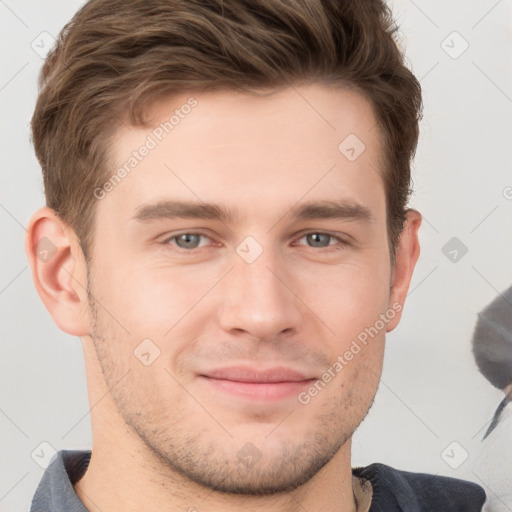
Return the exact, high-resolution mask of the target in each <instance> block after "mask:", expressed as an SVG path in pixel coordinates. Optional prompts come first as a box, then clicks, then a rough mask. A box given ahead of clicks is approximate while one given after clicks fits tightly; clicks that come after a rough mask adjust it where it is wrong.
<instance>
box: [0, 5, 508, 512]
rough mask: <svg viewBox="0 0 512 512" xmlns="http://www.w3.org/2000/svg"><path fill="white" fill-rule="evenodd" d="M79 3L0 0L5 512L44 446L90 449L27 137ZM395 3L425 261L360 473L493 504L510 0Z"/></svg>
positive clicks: (1, 476) (36, 471) (81, 380)
mask: <svg viewBox="0 0 512 512" xmlns="http://www.w3.org/2000/svg"><path fill="white" fill-rule="evenodd" d="M79 5H81V2H77V1H56V0H52V1H49V0H47V1H45V2H41V1H35V0H31V1H24V2H14V0H0V16H1V18H0V20H1V21H0V23H1V24H0V37H1V44H2V61H1V66H2V67H1V75H0V101H1V111H2V117H1V152H0V158H1V163H2V175H1V179H2V183H1V196H0V219H1V226H2V235H1V236H2V238H1V240H2V243H1V245H0V250H1V257H2V273H1V277H0V300H1V308H2V309H1V311H2V324H1V334H2V343H1V353H0V365H1V367H0V379H1V381H0V385H1V390H2V394H1V399H0V429H1V432H2V437H1V446H0V453H1V454H2V455H1V466H0V471H1V473H0V510H1V511H21V510H28V509H29V503H30V500H31V498H32V495H33V493H34V491H35V488H36V486H37V484H38V482H39V480H40V478H41V476H42V473H43V469H41V468H40V467H39V466H38V465H37V464H36V463H35V462H34V460H33V459H32V458H31V453H32V452H33V451H34V449H36V447H38V446H39V445H40V443H41V442H47V443H49V444H50V445H52V446H53V447H54V448H55V449H56V450H60V449H88V448H90V441H91V437H90V425H89V414H88V410H89V407H88V402H87V395H86V381H85V372H84V368H83V360H82V352H81V345H80V341H79V339H78V338H73V337H70V336H68V335H66V334H64V333H62V332H61V331H59V329H58V328H57V327H56V326H55V325H54V323H53V321H52V319H51V317H50V315H49V314H48V313H47V311H46V310H45V309H44V306H43V305H42V303H41V301H40V300H39V297H38V296H37V294H36V291H35V289H34V286H33V284H32V279H31V275H30V270H29V269H28V267H27V261H26V257H25V254H24V249H23V238H24V234H25V232H24V229H25V226H26V223H27V221H28V219H29V217H30V215H31V214H32V212H33V211H34V210H35V209H37V208H38V207H40V206H42V205H43V204H44V196H43V187H42V178H41V172H40V168H39V165H38V163H37V161H36V159H35V156H34V153H33V148H32V146H31V144H30V139H29V121H30V118H31V116H32V112H33V108H34V105H35V99H36V95H37V82H36V81H37V75H38V72H39V69H40V67H41V65H42V62H43V60H42V58H41V57H40V56H39V55H38V54H37V53H36V51H34V49H33V48H32V47H31V45H32V42H33V41H34V40H36V42H37V41H40V40H41V37H39V34H41V33H42V32H47V33H49V34H51V35H52V36H53V37H56V36H57V34H58V33H59V31H60V30H61V28H62V27H63V25H64V24H65V23H66V22H67V21H68V20H69V19H70V18H71V17H72V15H73V14H74V13H75V12H76V10H77V8H78V6H79ZM391 6H392V8H393V11H394V14H395V17H396V18H397V21H398V23H399V25H400V26H401V40H402V42H403V44H404V45H405V46H406V52H407V56H408V60H409V62H410V65H411V67H412V69H413V72H414V73H415V74H416V76H417V77H418V78H419V79H420V80H421V84H422V87H423V91H424V102H425V115H424V119H423V121H422V124H421V130H422V134H421V138H420V143H419V148H418V153H417V158H416V160H415V165H414V188H415V193H414V195H413V198H412V200H411V206H413V207H415V208H417V209H419V210H420V211H421V212H422V214H423V215H424V222H423V225H422V228H421V234H420V237H421V244H422V254H421V257H420V260H419V263H418V266H417V269H416V272H415V277H414V279H413V282H412V285H411V291H410V294H409V297H408V302H407V303H406V307H405V313H404V318H403V321H402V323H401V325H400V326H399V328H398V329H397V330H396V331H395V332H393V333H392V334H391V335H390V336H389V337H388V340H387V347H386V354H385V361H384V373H383V378H382V382H381V385H380V388H379V391H378V394H377V397H376V400H375V403H374V406H373V408H372V409H371V411H370V414H369V415H368V417H367V418H366V419H365V421H364V422H363V424H362V425H361V427H360V429H359V430H358V432H357V433H356V434H355V436H354V443H353V465H354V466H356V465H367V464H370V463H372V462H382V463H385V464H389V465H391V466H394V467H396V468H399V469H406V470H410V471H420V472H427V473H434V474H442V475H448V476H454V477H459V478H466V479H469V480H472V481H475V482H478V483H480V484H481V485H484V487H486V490H487V492H488V493H489V492H492V482H489V481H486V480H485V478H484V477H483V476H482V475H479V474H478V473H477V466H476V465H475V464H474V463H475V461H476V458H477V456H478V455H479V451H480V439H481V437H482V435H483V433H484V431H485V428H486V426H487V424H488V422H489V420H490V418H491V417H492V414H493V412H494V410H495V408H496V406H497V405H498V403H499V401H500V400H501V397H502V394H501V392H500V391H498V390H495V389H494V388H492V387H491V385H490V384H488V383H487V381H486V380H485V379H484V378H483V377H482V376H481V375H480V374H479V372H478V370H477V368H476V365H475V363H474V361H473V358H472V355H471V346H470V340H471V335H472V331H473V328H474V324H475V319H476V314H477V312H478V311H480V310H481V309H482V308H483V307H484V306H485V305H486V304H488V303H489V302H490V301H491V300H493V299H494V298H495V297H496V296H497V294H498V293H499V292H502V291H503V290H504V289H505V288H507V287H508V286H509V285H510V284H511V283H512V267H511V262H512V237H511V236H510V233H512V200H511V199H510V198H511V196H512V188H510V187H512V173H511V172H510V162H511V158H510V157H511V155H510V147H511V142H512V116H511V113H512V77H511V62H512V55H511V54H512V51H511V48H512V33H511V29H510V26H511V18H512V2H511V0H499V1H495V0H493V1H491V2H488V1H483V0H479V1H467V0H460V1H450V2H448V1H444V2H428V1H426V0H415V1H414V2H413V1H406V0H395V1H393V2H392V4H391ZM454 31H456V32H457V33H458V34H459V35H457V34H453V32H454ZM45 37H46V36H45ZM443 41H444V43H443ZM466 42H467V44H468V45H469V46H468V48H467V50H466V51H465V52H464V53H462V54H461V55H458V54H459V53H460V51H461V50H462V49H463V48H464V46H465V44H466ZM39 44H40V45H41V43H39ZM447 52H449V53H451V56H450V55H449V54H448V53H447ZM454 56H457V58H453V57H454ZM507 187H509V188H507ZM507 192H508V194H507ZM507 197H508V198H509V199H507ZM452 237H457V238H458V239H459V240H460V241H461V242H462V243H463V244H464V245H465V246H466V247H467V249H468V251H467V254H465V255H464V256H463V257H462V258H459V260H458V261H457V262H452V261H450V260H449V259H448V258H447V257H446V256H445V255H444V254H443V252H442V248H443V246H444V245H445V244H446V243H447V242H448V240H450V239H451V238H452ZM459 254H460V253H459ZM454 441H455V442H456V444H454V445H452V446H451V447H450V449H449V450H448V453H449V454H450V455H451V461H450V462H451V463H452V465H458V463H459V462H460V461H461V460H462V459H463V458H464V457H465V453H466V452H467V454H468V458H467V460H465V461H464V462H463V463H462V464H461V465H460V466H459V467H458V468H457V469H453V468H452V467H450V465H448V464H447V462H445V460H444V459H443V457H442V455H441V454H442V453H443V451H444V450H445V448H447V447H448V446H449V445H450V444H451V443H452V442H454ZM452 450H453V451H452ZM497 464H498V465H499V461H497ZM503 471H511V472H512V469H511V468H503ZM511 481H512V476H511Z"/></svg>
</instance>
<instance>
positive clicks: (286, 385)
mask: <svg viewBox="0 0 512 512" xmlns="http://www.w3.org/2000/svg"><path fill="white" fill-rule="evenodd" d="M198 377H199V378H200V379H201V380H202V381H203V382H205V383H206V384H207V385H208V386H210V387H212V388H213V389H214V390H216V391H220V392H222V393H226V394H229V395H232V396H237V397H239V398H243V399H247V400H257V401H277V400H283V399H286V398H289V397H292V396H296V395H297V394H298V393H300V392H301V391H302V390H303V389H304V388H306V387H307V386H310V385H311V384H312V383H313V382H315V380H317V379H316V377H310V376H308V375H305V374H303V373H301V372H298V371H295V370H292V369H290V368H284V367H275V368H268V369H265V370H258V369H255V368H251V367H248V366H236V367H229V368H218V369H214V370H210V371H207V372H205V373H202V374H199V375H198Z"/></svg>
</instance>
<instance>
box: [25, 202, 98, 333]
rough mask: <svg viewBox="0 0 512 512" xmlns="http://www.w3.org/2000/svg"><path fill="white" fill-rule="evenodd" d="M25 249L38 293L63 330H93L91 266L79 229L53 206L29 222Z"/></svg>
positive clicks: (77, 331)
mask: <svg viewBox="0 0 512 512" xmlns="http://www.w3.org/2000/svg"><path fill="white" fill-rule="evenodd" d="M25 251H26V253H27V257H28V260H29V264H30V269H31V270H32V278H33V280H34V284H35V287H36V289H37V293H38V294H39V296H40V297H41V300H42V301H43V303H44V305H45V306H46V309H47V310H48V311H49V312H50V314H51V315H52V317H53V320H54V321H55V323H56V324H57V325H58V326H59V328H60V329H61V330H63V331H64V332H67V333H68V334H72V335H74V336H84V335H87V334H89V318H88V303H87V267H86V264H85V258H84V255H83V252H82V249H81V247H80V244H79V241H78V238H77V236H76V234H75V232H74V231H73V230H72V229H71V228H70V227H69V226H68V225H67V224H66V223H64V222H63V221H62V219H60V218H59V217H58V216H57V214H56V213H55V212H54V210H52V209H51V208H48V207H46V206H45V207H44V208H41V209H40V210H38V211H37V212H36V213H34V215H32V217H31V218H30V221H29V223H28V226H27V235H26V238H25Z"/></svg>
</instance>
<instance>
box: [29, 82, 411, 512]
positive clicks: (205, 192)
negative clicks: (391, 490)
mask: <svg viewBox="0 0 512 512" xmlns="http://www.w3.org/2000/svg"><path fill="white" fill-rule="evenodd" d="M191 96H192V95H185V94H184V95H179V96H174V97H172V98H165V99H162V100H161V101H159V102H158V103H155V104H154V105H153V106H152V108H151V110H150V112H149V118H150V119H151V128H142V129H140V128H137V129H136V128H133V127H132V128H127V127H125V126H122V125H120V126H122V127H121V128H120V129H119V130H118V131H117V133H116V136H115V140H114V143H113V145H112V151H113V155H114V156H115V159H116V165H117V166H116V168H115V169H117V168H118V167H120V166H122V165H123V163H124V162H126V161H127V159H128V158H129V157H130V155H131V154H132V153H133V151H134V150H136V149H137V148H140V146H141V145H143V144H144V141H145V140H147V137H148V135H151V134H152V133H153V132H152V130H153V129H154V127H157V126H158V125H159V123H161V122H163V121H165V120H168V119H169V116H170V115H171V114H172V112H173V110H174V109H176V108H179V107H180V106H181V105H183V104H185V103H186V102H187V100H188V99H189V98H190V97H191ZM193 97H194V99H195V100H196V101H197V105H196V106H195V107H194V108H193V109H192V110H191V112H190V113H189V114H188V115H186V116H184V117H183V118H182V119H181V118H180V121H179V124H177V125H176V126H175V127H174V128H173V130H172V131H170V133H169V134H166V135H165V137H163V138H162V140H161V141H159V142H158V144H157V145H156V147H154V148H153V149H151V151H150V152H149V153H148V154H147V156H145V157H144V158H143V159H142V160H141V161H140V162H139V163H138V164H137V166H136V168H134V169H133V170H132V171H131V172H130V173H129V174H128V175H127V176H126V177H125V178H124V179H122V180H121V182H120V183H118V184H116V186H115V187H113V188H112V190H110V191H109V192H108V193H107V194H106V195H105V197H104V198H103V199H101V200H98V204H97V213H96V224H95V227H94V248H93V251H92V254H91V261H90V262H89V264H88V265H86V262H85V261H84V258H83V254H82V252H81V250H80V247H79V245H78V241H77V239H76V236H75V235H74V232H73V231H72V229H71V228H69V227H68V226H66V225H65V224H64V223H63V222H62V221H61V220H60V219H59V218H58V217H57V216H56V215H55V214H54V213H53V212H52V211H51V210H49V209H48V208H42V209H41V210H39V211H38V212H37V213H36V214H34V216H33V217H32V219H31V221H30V224H29V229H28V232H29V233H28V236H27V252H28V255H29V259H30V262H31V267H32V272H33V276H34V282H35V284H36V287H37V289H38V292H39V294H40V295H41V298H42V299H43V301H44V303H45V305H46V307H47V308H48V310H49V311H50V313H51V314H52V316H53V318H54V319H55V321H56V323H57V324H58V325H59V327H60V328H61V329H62V330H64V331H66V332H68V333H70V334H72V335H75V336H79V337H80V339H81V341H82V344H83V349H84V357H85V363H86V370H87V384H88V391H89V399H90V405H91V422H92V423H91V424H92V432H93V455H92V458H91V462H90V465H89V468H88V470H87V472H86V474H85V476H84V477H83V478H82V479H81V480H80V482H79V483H78V484H77V485H76V486H75V490H76V492H77V494H78V495H79V497H80V498H81V499H82V501H83V502H84V503H85V504H86V506H87V507H88V508H89V509H90V510H109V511H117V510H119V511H120V510H124V511H127V510H140V509H144V510H148V511H151V510H166V511H167V510H169V511H171V510H184V509H185V510H189V509H191V508H195V509H197V510H239V509H240V507H243V508H244V509H246V510H256V509H259V508H260V507H265V509H266V510H270V511H272V510H280V511H282V510H297V507H298V506H299V504H300V506H301V507H304V509H305V510H311V511H313V510H323V511H334V510H347V511H348V510H355V501H354V496H353V493H352V482H351V465H350V447H351V442H350V439H351V437H352V434H353V433H354V431H355V429H356V428H357V426H358V425H359V424H360V422H361V421H362V420H363V418H364V417H365V415H366V414H367V412H368V410H369V408H370V407H371V404H372V402H373V399H374V396H375V393H376V391H377V387H378V382H379V379H380V374H381V369H382V361H383V352H384V342H385V333H386V332H389V331H391V330H392V329H394V328H395V327H396V325H397V324H398V322H399V319H400V315H401V312H400V311H396V310H397V309H398V308H397V305H398V306H399V309H400V310H401V306H402V305H403V303H404V300H405V296H406V293H407V289H408V286H409V282H410V278H411V274H412V271H413V268H414V265H415V263H416V260H417V258H418V254H419V245H418V237H417V232H418V228H419V226H420V223H421V217H420V215H419V213H418V212H416V211H413V210H410V211H409V213H408V216H407V221H406V224H405V228H404V232H403V234H402V237H401V239H400V242H399V247H398V250H397V259H396V264H395V266H394V267H392V266H391V263H390V258H389V248H388V240H387V234H386V233H387V232H386V206H385V191H384V185H383V181H382V176H381V175H382V172H383V165H382V154H383V153H382V151H383V148H382V146H381V143H380V134H379V130H378V125H377V122H376V119H375V116H374V114H373V111H372V109H371V106H370V104H369V102H368V101H366V100H365V99H364V98H363V97H362V96H360V95H359V94H357V93H354V92H349V91H347V90H343V89H331V88H327V87H325V86H323V85H321V84H310V85H307V86H300V87H296V88H295V87H294V88H291V87H290V88H286V89H283V90H280V91H277V92H275V94H271V95H265V96H262V97H253V96H249V95H245V94H240V93H234V92H228V91H220V92H219V91H218V92H203V93H198V94H194V95H193ZM305 100H306V101H305ZM349 134H356V135H357V137H358V138H359V139H360V140H361V141H363V142H364V144H365V150H364V151H363V152H362V153H361V154H360V156H359V157H358V158H357V159H355V160H354V161H350V160H349V159H347V158H346V156H345V155H344V154H342V152H340V150H339V149H338V146H339V144H340V142H342V141H343V140H344V139H345V137H347V136H348V135H349ZM115 169H114V170H115ZM164 200H180V201H192V202H196V203H199V204H200V203H201V202H206V203H216V204H218V205H219V206H222V207H224V208H226V209H230V210H231V211H233V212H235V213H236V215H237V218H236V219H232V221H227V220H224V221H220V220H215V219H197V218H196V219H194V218H160V219H156V220H155V219H153V220H142V221H141V220H136V219H134V218H133V217H134V215H135V214H136V212H137V210H138V209H140V208H141V207H142V206H148V205H150V204H153V203H155V202H158V201H164ZM310 201H311V202H317V201H335V202H336V203H338V204H350V205H354V204H358V205H360V206H362V207H364V208H366V209H367V211H369V213H370V216H369V217H370V218H364V219H360V218H341V219H340V218H337V219H325V218H317V219H305V220H298V219H296V218H295V217H294V216H293V215H292V212H291V210H292V209H293V208H297V207H300V206H301V205H303V204H304V203H306V202H310ZM197 231H200V232H201V233H202V235H203V236H201V237H197V238H196V237H194V236H192V237H191V239H189V241H188V245H186V244H184V243H183V241H181V242H180V240H179V235H182V234H184V233H196V232H197ZM312 233H327V234H331V235H333V236H332V237H328V236H322V235H320V236H319V237H318V235H317V237H316V238H315V235H313V236H306V235H307V234H312ZM248 236H251V237H252V238H253V239H254V241H255V242H256V243H254V242H253V241H251V242H250V244H252V245H247V240H246V237H248ZM338 236H339V237H340V238H339V239H338V238H336V237H338ZM43 237H47V238H49V239H50V240H51V241H52V243H53V244H54V245H55V246H56V247H57V252H56V254H55V255H54V256H53V257H52V258H51V259H50V260H49V261H47V262H42V261H41V260H40V259H38V258H37V254H36V252H37V250H36V249H34V247H37V244H38V241H40V240H41V239H42V238H43ZM173 237H174V238H173ZM194 242H197V244H196V245H197V246H198V247H197V248H190V247H193V246H194ZM178 243H181V247H180V246H179V245H178ZM187 247H189V248H187ZM237 248H239V252H237ZM240 248H242V249H245V250H246V252H247V251H248V254H250V255H255V254H256V252H257V251H260V250H261V251H262V252H261V254H259V256H258V257H257V258H256V259H255V260H254V261H253V262H252V263H248V262H247V261H246V260H245V259H244V258H243V257H241V254H242V255H243V254H245V253H244V252H240ZM87 290H88V291H89V293H87ZM393 305H395V306H394V309H395V311H394V314H393V318H389V317H386V318H387V321H386V322H385V325H384V327H383V328H380V329H379V331H378V334H377V335H375V336H373V337H372V338H371V339H370V340H369V342H368V343H367V345H365V346H364V347H363V348H362V349H361V350H360V351H359V352H358V353H357V354H355V355H354V356H353V358H352V359H351V360H350V361H347V364H346V365H344V366H343V369H342V370H341V371H339V372H336V374H335V377H333V378H332V379H330V380H329V382H328V384H327V385H325V386H324V387H322V388H321V390H320V391H319V392H318V393H317V394H316V395H315V396H313V397H312V398H311V400H310V401H309V402H308V403H307V404H303V403H300V402H299V401H298V399H297V395H298V392H293V393H290V394H288V395H286V396H285V397H282V398H279V399H274V400H268V399H264V398H262V397H261V396H259V395H258V396H254V395H247V394H243V393H240V392H239V393H233V392H229V391H226V390H225V388H222V387H219V386H218V385H217V384H218V382H216V383H214V382H213V381H212V379H209V378H206V377H204V375H205V374H208V372H211V370H212V369H215V368H221V367H228V366H235V365H245V366H250V367H251V368H254V369H257V370H265V369H268V368H274V367H285V368H290V369H293V370H295V371H298V372H301V373H302V374H303V375H304V376H305V377H307V378H309V379H311V381H310V382H308V383H306V384H303V388H301V389H302V391H304V390H307V389H308V388H309V387H310V386H311V385H312V383H314V382H315V380H317V379H322V375H323V374H324V372H326V370H327V369H328V368H329V367H332V365H333V363H335V362H336V361H337V360H339V359H337V358H338V357H339V356H343V354H345V352H346V351H347V350H349V349H350V347H351V343H352V342H353V341H354V340H355V339H356V337H357V336H358V335H359V334H360V333H361V332H362V331H364V329H365V328H369V327H370V326H374V325H376V322H377V320H378V319H379V318H382V316H380V315H384V316H386V314H387V313H386V312H387V311H389V310H390V309H392V308H393ZM380 325H381V324H379V326H380ZM148 339H149V340H151V342H147V341H146V342H145V343H146V345H143V347H145V348H144V350H142V352H144V353H149V354H150V356H149V357H150V358H153V356H154V355H155V354H157V353H158V354H159V355H158V357H156V359H155V360H154V361H153V362H152V363H151V364H149V365H145V364H143V363H142V362H141V360H139V358H137V357H136V356H135V355H134V351H135V352H136V353H137V350H138V347H139V346H140V344H141V342H142V340H148ZM140 352H141V350H140V349H139V352H138V353H140ZM146 357H147V356H146Z"/></svg>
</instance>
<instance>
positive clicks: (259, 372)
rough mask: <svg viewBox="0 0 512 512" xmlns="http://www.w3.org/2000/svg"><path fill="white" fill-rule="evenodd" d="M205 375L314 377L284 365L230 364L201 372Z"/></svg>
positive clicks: (244, 379) (263, 379) (286, 379)
mask: <svg viewBox="0 0 512 512" xmlns="http://www.w3.org/2000/svg"><path fill="white" fill-rule="evenodd" d="M201 375H202V376H203V377H209V378H212V379H222V380H231V381H235V382H261V383H265V382H301V381H305V380H310V379H313V378H314V377H308V376H307V375H305V374H303V373H301V372H298V371H296V370H292V369H291V368H285V367H283V366H279V367H274V368H267V369H256V368H252V367H249V366H230V367H226V368H216V369H214V370H208V371H206V372H203V373H201Z"/></svg>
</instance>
